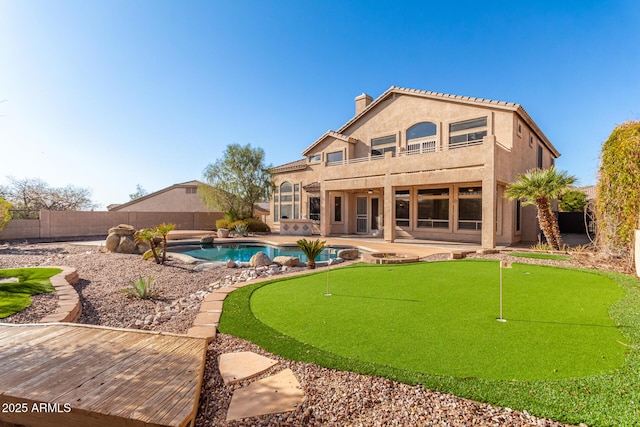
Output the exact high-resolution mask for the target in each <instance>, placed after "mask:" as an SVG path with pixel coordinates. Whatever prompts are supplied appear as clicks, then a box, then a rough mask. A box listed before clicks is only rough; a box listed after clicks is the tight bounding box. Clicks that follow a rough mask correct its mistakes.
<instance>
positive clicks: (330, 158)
mask: <svg viewBox="0 0 640 427" xmlns="http://www.w3.org/2000/svg"><path fill="white" fill-rule="evenodd" d="M342 160H343V153H342V151H334V152H333V153H329V154H327V163H342Z"/></svg>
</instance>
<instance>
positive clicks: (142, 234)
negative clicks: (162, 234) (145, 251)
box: [134, 228, 160, 264]
mask: <svg viewBox="0 0 640 427" xmlns="http://www.w3.org/2000/svg"><path fill="white" fill-rule="evenodd" d="M134 239H135V241H136V242H145V243H147V244H148V245H149V249H151V253H152V254H153V259H155V260H156V264H160V257H159V256H158V252H156V242H155V239H156V233H155V231H154V230H153V229H151V228H143V229H142V230H138V231H137V232H136V234H135V236H134ZM145 259H146V258H145Z"/></svg>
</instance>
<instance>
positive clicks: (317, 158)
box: [309, 154, 322, 163]
mask: <svg viewBox="0 0 640 427" xmlns="http://www.w3.org/2000/svg"><path fill="white" fill-rule="evenodd" d="M321 160H322V154H314V155H313V156H309V163H318V162H319V161H321Z"/></svg>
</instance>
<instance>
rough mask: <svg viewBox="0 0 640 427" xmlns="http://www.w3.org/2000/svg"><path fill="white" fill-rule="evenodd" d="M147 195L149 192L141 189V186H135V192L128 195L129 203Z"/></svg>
mask: <svg viewBox="0 0 640 427" xmlns="http://www.w3.org/2000/svg"><path fill="white" fill-rule="evenodd" d="M147 194H149V192H148V191H147V190H145V189H144V188H142V185H140V184H136V192H135V193H131V194H129V201H132V200H136V199H139V198H140V197H144V196H146V195H147Z"/></svg>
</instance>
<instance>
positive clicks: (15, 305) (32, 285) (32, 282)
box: [0, 268, 62, 319]
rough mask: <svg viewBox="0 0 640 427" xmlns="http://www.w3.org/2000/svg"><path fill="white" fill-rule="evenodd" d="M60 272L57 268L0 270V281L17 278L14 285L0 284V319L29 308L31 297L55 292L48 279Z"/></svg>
mask: <svg viewBox="0 0 640 427" xmlns="http://www.w3.org/2000/svg"><path fill="white" fill-rule="evenodd" d="M61 271H62V270H60V269H59V268H10V269H6V270H0V279H5V278H9V277H17V278H18V280H19V281H18V282H16V283H13V282H12V283H0V319H3V318H5V317H8V316H11V315H12V314H15V313H17V312H19V311H22V310H24V309H25V308H27V307H29V306H30V305H31V295H36V294H42V293H46V292H53V291H55V288H54V287H53V286H52V285H51V281H50V280H49V279H50V278H51V277H52V276H55V275H56V274H58V273H60V272H61Z"/></svg>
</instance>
